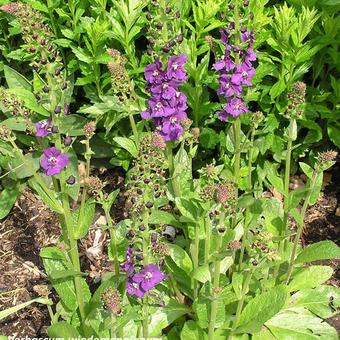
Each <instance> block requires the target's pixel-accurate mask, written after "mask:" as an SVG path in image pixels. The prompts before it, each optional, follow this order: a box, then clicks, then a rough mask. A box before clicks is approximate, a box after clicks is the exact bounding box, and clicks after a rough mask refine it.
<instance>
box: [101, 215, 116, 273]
mask: <svg viewBox="0 0 340 340" xmlns="http://www.w3.org/2000/svg"><path fill="white" fill-rule="evenodd" d="M104 211H105V217H106V221H107V224H108V226H109V233H110V239H111V242H110V246H111V251H112V255H113V261H114V268H115V275H116V276H117V277H118V276H119V261H118V249H117V239H116V231H115V229H114V227H113V223H112V219H111V216H110V211H108V209H105V210H104Z"/></svg>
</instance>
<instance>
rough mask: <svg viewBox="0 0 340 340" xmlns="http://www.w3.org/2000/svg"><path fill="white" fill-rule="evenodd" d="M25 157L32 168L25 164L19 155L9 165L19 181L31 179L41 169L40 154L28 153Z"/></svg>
mask: <svg viewBox="0 0 340 340" xmlns="http://www.w3.org/2000/svg"><path fill="white" fill-rule="evenodd" d="M24 157H25V159H26V162H28V163H30V167H28V166H27V165H26V164H25V163H23V161H22V159H21V157H20V156H19V155H18V154H17V157H16V158H13V159H12V160H11V161H10V163H9V167H10V169H13V171H14V172H15V175H16V177H17V178H18V179H23V178H27V177H31V176H33V175H34V173H35V172H36V171H38V169H39V168H40V162H39V161H40V155H39V154H38V153H33V154H31V153H28V154H26V155H25V156H24Z"/></svg>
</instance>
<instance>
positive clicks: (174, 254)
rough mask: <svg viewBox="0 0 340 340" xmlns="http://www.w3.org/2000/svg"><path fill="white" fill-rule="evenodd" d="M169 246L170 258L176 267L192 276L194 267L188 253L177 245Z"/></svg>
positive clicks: (169, 244)
mask: <svg viewBox="0 0 340 340" xmlns="http://www.w3.org/2000/svg"><path fill="white" fill-rule="evenodd" d="M168 246H169V248H170V257H171V258H172V259H173V261H174V262H175V263H176V265H177V266H178V267H179V268H181V269H183V270H184V271H185V272H186V273H187V274H190V273H191V272H192V270H193V265H192V261H191V259H190V256H189V255H188V253H187V252H186V251H185V250H184V249H182V248H181V247H180V246H178V245H177V244H173V243H168Z"/></svg>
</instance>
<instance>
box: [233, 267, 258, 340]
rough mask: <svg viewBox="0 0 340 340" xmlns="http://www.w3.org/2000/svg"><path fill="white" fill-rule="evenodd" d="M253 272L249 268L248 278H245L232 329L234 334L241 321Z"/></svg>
mask: <svg viewBox="0 0 340 340" xmlns="http://www.w3.org/2000/svg"><path fill="white" fill-rule="evenodd" d="M252 274H253V272H252V271H251V270H249V271H248V272H247V274H246V278H245V280H244V285H243V287H242V296H241V299H240V300H239V302H238V304H237V309H236V316H235V320H234V323H233V327H232V329H231V335H233V333H234V332H235V330H236V328H237V326H238V324H239V322H240V316H241V312H242V309H243V305H244V300H245V298H246V294H247V292H248V290H249V283H250V280H251V277H252Z"/></svg>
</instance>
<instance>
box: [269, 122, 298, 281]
mask: <svg viewBox="0 0 340 340" xmlns="http://www.w3.org/2000/svg"><path fill="white" fill-rule="evenodd" d="M292 129H293V123H292V120H291V121H290V124H289V127H288V136H287V138H288V141H287V151H286V165H285V177H284V192H283V193H284V198H283V224H282V231H281V236H285V235H287V234H288V213H289V177H290V163H291V157H292V147H293V131H292ZM284 247H285V241H284V240H282V241H280V244H279V253H280V254H282V252H283V251H284ZM279 271H280V264H278V265H277V266H276V267H275V270H274V274H273V276H274V278H275V279H276V278H277V276H278V274H279Z"/></svg>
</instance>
